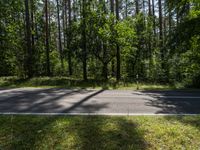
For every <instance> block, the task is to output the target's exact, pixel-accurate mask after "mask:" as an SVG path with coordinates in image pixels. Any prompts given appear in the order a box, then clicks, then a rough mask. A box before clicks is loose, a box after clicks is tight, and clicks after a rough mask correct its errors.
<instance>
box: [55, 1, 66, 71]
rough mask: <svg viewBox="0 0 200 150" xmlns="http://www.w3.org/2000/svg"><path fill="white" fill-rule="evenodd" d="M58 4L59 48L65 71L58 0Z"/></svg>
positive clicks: (62, 67) (62, 66)
mask: <svg viewBox="0 0 200 150" xmlns="http://www.w3.org/2000/svg"><path fill="white" fill-rule="evenodd" d="M56 3H57V19H58V46H59V53H60V61H61V69H62V70H64V64H63V50H62V41H61V28H60V9H59V2H58V0H56Z"/></svg>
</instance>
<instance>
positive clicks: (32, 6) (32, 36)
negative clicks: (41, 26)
mask: <svg viewBox="0 0 200 150" xmlns="http://www.w3.org/2000/svg"><path fill="white" fill-rule="evenodd" d="M31 29H32V31H34V1H33V0H31ZM31 44H32V50H33V51H34V45H35V39H34V34H33V32H32V33H31Z"/></svg>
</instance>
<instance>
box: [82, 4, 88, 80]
mask: <svg viewBox="0 0 200 150" xmlns="http://www.w3.org/2000/svg"><path fill="white" fill-rule="evenodd" d="M82 5H83V9H82V11H83V12H82V15H83V16H82V24H83V27H82V51H83V58H82V59H83V79H84V80H87V47H86V43H87V41H86V31H85V30H86V1H85V0H83V4H82Z"/></svg>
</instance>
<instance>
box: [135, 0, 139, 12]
mask: <svg viewBox="0 0 200 150" xmlns="http://www.w3.org/2000/svg"><path fill="white" fill-rule="evenodd" d="M135 8H136V10H135V12H136V15H137V14H139V4H138V0H135Z"/></svg>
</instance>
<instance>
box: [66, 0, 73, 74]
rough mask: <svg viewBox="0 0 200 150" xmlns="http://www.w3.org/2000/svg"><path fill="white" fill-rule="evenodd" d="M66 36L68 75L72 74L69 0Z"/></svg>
mask: <svg viewBox="0 0 200 150" xmlns="http://www.w3.org/2000/svg"><path fill="white" fill-rule="evenodd" d="M67 3H68V36H67V49H68V69H69V75H70V76H71V75H72V74H73V70H72V50H71V26H72V14H71V13H72V11H71V10H72V9H71V0H68V2H67Z"/></svg>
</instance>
